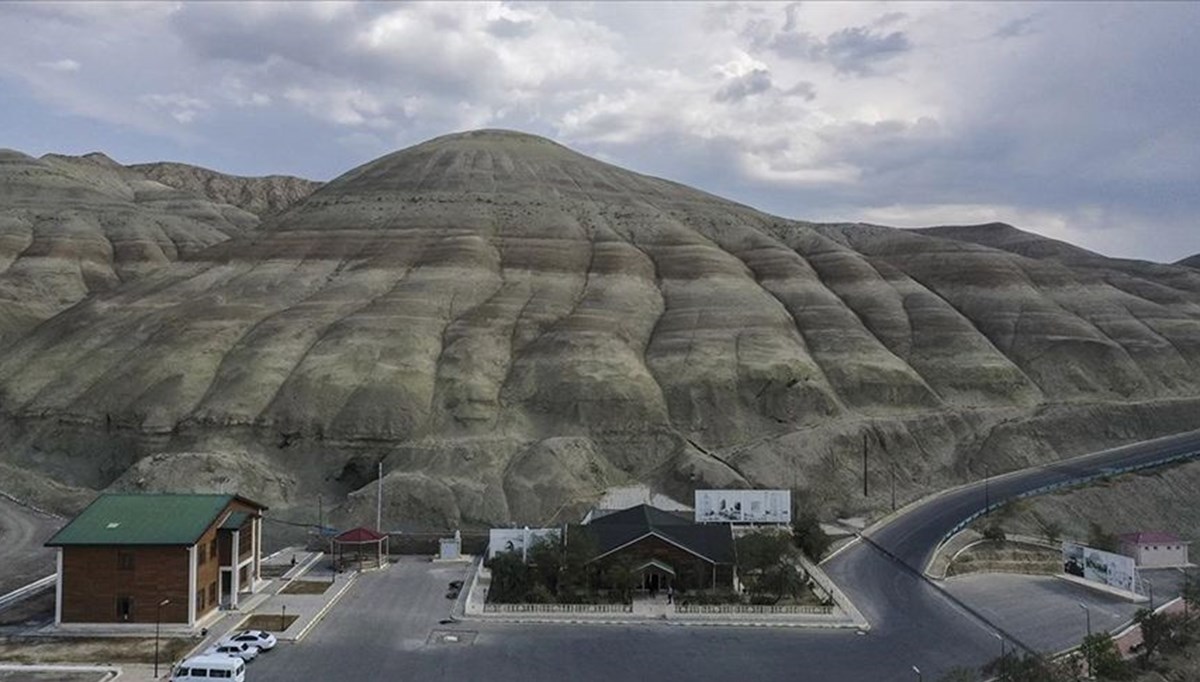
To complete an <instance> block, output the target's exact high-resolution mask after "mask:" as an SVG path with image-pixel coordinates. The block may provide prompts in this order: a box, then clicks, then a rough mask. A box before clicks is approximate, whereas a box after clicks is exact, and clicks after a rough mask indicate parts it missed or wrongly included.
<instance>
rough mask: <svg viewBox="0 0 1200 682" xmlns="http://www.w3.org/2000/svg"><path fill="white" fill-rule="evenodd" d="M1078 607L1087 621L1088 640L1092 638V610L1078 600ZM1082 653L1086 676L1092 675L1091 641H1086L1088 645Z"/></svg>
mask: <svg viewBox="0 0 1200 682" xmlns="http://www.w3.org/2000/svg"><path fill="white" fill-rule="evenodd" d="M1079 608H1081V609H1083V614H1084V617H1085V618H1086V619H1087V621H1086V622H1087V636H1088V639H1089V640H1090V639H1091V638H1092V610H1091V609H1089V608H1088V607H1087V604H1084V603H1083V602H1079ZM1084 655H1085V656H1087V669H1088V676H1089V677H1090V676H1091V675H1092V647H1091V642H1088V647H1087V649H1085V650H1084Z"/></svg>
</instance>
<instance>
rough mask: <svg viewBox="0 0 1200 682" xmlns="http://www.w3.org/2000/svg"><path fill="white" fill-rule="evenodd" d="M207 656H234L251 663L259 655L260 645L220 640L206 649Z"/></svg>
mask: <svg viewBox="0 0 1200 682" xmlns="http://www.w3.org/2000/svg"><path fill="white" fill-rule="evenodd" d="M204 655H206V656H234V657H237V658H240V659H242V660H243V661H245V662H247V663H249V662H250V661H253V660H254V658H255V657H256V656H258V647H256V646H254V645H252V644H246V643H245V642H219V643H217V644H216V646H210V647H208V648H207V649H205V650H204Z"/></svg>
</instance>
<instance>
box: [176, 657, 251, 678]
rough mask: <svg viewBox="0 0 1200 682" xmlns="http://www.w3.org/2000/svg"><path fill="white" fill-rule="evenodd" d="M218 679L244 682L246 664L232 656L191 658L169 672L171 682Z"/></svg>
mask: <svg viewBox="0 0 1200 682" xmlns="http://www.w3.org/2000/svg"><path fill="white" fill-rule="evenodd" d="M213 678H219V679H225V680H229V681H230V682H245V680H246V664H245V663H244V662H243V661H242V659H240V658H234V657H233V656H208V655H205V656H193V657H191V658H189V659H187V660H186V661H184V662H183V663H180V664H179V666H178V667H176V668H175V670H174V671H172V672H171V682H191V681H192V680H205V682H207V681H208V680H210V679H213Z"/></svg>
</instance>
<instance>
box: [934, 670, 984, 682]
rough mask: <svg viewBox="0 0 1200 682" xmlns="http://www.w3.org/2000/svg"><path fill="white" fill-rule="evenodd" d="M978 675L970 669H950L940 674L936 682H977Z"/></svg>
mask: <svg viewBox="0 0 1200 682" xmlns="http://www.w3.org/2000/svg"><path fill="white" fill-rule="evenodd" d="M978 680H979V675H978V674H977V673H976V672H975V671H974V670H972V669H970V668H963V667H957V668H951V669H949V670H947V671H946V672H944V673H942V676H941V677H939V678H938V682H978Z"/></svg>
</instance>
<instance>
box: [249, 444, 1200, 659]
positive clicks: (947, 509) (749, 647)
mask: <svg viewBox="0 0 1200 682" xmlns="http://www.w3.org/2000/svg"><path fill="white" fill-rule="evenodd" d="M1194 451H1200V432H1196V433H1191V434H1186V435H1182V436H1177V437H1172V438H1166V439H1161V440H1158V441H1152V442H1148V443H1142V444H1139V445H1135V446H1130V447H1126V448H1120V449H1118V450H1110V451H1107V452H1102V453H1098V454H1095V455H1090V456H1086V457H1080V458H1076V459H1073V460H1068V461H1064V462H1061V463H1058V464H1055V465H1051V466H1045V467H1040V468H1035V469H1030V470H1026V471H1021V472H1017V473H1014V474H1009V475H1006V476H1001V477H997V478H993V479H992V480H991V482H990V484H989V488H990V492H991V493H992V495H991V497H992V502H993V503H999V502H1002V501H1003V500H1005V499H1007V498H1009V497H1011V496H1013V495H1019V494H1022V493H1026V492H1029V491H1033V490H1037V489H1039V488H1041V487H1043V486H1046V485H1051V484H1055V483H1063V482H1066V481H1074V480H1078V479H1080V478H1085V477H1087V476H1092V475H1099V474H1103V473H1105V471H1107V470H1109V469H1110V468H1113V467H1116V468H1123V467H1126V466H1131V465H1144V464H1152V463H1153V464H1157V463H1159V462H1161V461H1163V460H1164V459H1167V458H1169V457H1171V456H1176V455H1184V454H1191V453H1192V452H1194ZM983 503H984V502H983V485H982V484H981V483H980V484H973V485H970V486H967V487H962V488H958V489H955V490H951V491H949V492H945V493H942V494H940V495H937V496H934V497H932V498H930V499H927V500H925V501H924V502H920V503H917V504H915V505H913V506H911V507H909V508H907V509H905V510H903V512H902V513H901V514H899V515H897V516H895V517H893V518H892V519H890V520H888V521H886V522H885V523H880V524H878V525H877V526H876V527H875V528H873V529H869V530H868V531H867V532H866V535H867V536H868V537H869V538H870V539H871V542H859V543H856V544H854V545H852V546H850V547H849V548H847V549H845V550H844V551H842V552H840V553H838V554H837V555H835V556H834V557H832V558H831V559H829V560H827V561H826V562H825V563H824V564H823V567H824V568H825V570H826V571H827V572H828V573H829V574H830V576H831V577H832V578H833V579H834V580H836V581H837V582H838V584H839V585H840V586H841V587H842V589H844V590H845V591H846V592H847V593H848V594H849V595H850V597H851V599H853V600H854V602H855V605H856V606H858V608H859V609H860V610H861V611H862V612H863V614H864V615H865V616H866V617H867V618H868V620H870V621H871V625H872V627H871V630H870V632H868V633H856V632H855V631H853V630H836V631H835V630H796V629H791V628H745V627H741V628H739V627H729V628H723V627H672V626H670V625H665V626H664V625H661V624H644V625H643V624H637V625H627V626H619V625H577V626H572V627H556V626H547V625H520V624H509V623H484V622H464V623H461V624H458V625H454V626H447V625H444V624H439V620H438V619H440V618H444V617H445V614H446V611H447V610H448V608H449V607H448V606H447V604H446V601H445V599H444V598H443V593H444V590H445V585H446V582H447V581H448V580H451V579H465V573H466V570H465V569H464V568H461V567H460V568H448V567H438V566H434V565H431V564H428V563H422V562H419V561H416V560H410V561H409V560H406V561H404V562H401V563H400V564H399V565H398V566H396V567H393V569H392V570H389V571H382V572H378V573H369V574H365V575H364V576H363V577H362V578H360V580H359V582H358V583H357V584H356V585H355V587H354V588H353V589H351V590H350V591H349V592H348V593H347V595H346V597H345V599H344V600H343V601H341V602H339V604H338V606H337V608H335V609H332V610H331V611H330V612H329V614H328V616H327V617H326V619H325V620H324V621H323V622H322V623H321V625H320V626H318V627H317V628H315V629H314V630H313V632H312V634H311V635H310V636H309V637H308V638H307V639H306V640H305V641H304V642H303V643H301V644H300V645H296V646H286V647H282V648H281V651H280V652H279V653H272V654H268V655H267V656H265V657H264V659H265V660H262V661H261V662H255V663H254V664H253V668H252V669H253V671H254V672H253V675H254V679H255V680H256V682H276V681H281V680H293V679H300V678H304V679H362V680H366V679H378V678H380V677H381V671H387V672H392V673H394V674H397V675H400V674H403V675H404V676H405V677H406V678H408V679H417V680H429V681H431V682H437V681H441V680H444V681H446V682H451V681H454V680H468V679H488V680H493V681H494V682H507V681H509V680H511V681H513V682H539V681H541V680H564V679H569V680H571V681H572V682H612V681H613V680H688V681H689V682H729V680H755V681H763V682H767V681H775V680H779V681H780V682H783V681H785V680H786V681H788V682H794V681H795V680H806V681H812V682H821V681H825V680H829V681H831V682H834V681H836V682H889V681H891V680H899V681H901V682H909V681H911V680H915V679H916V675H915V674H914V673H913V671H912V666H914V665H915V666H918V667H919V668H920V669H921V671H922V672H923V673H924V676H923V679H925V680H930V681H932V680H936V679H938V677H939V676H940V675H942V674H943V673H944V672H945V671H946V670H947V669H949V668H951V667H954V666H968V667H972V668H975V667H978V666H980V665H982V664H984V663H985V662H987V661H989V660H991V659H993V658H995V657H996V655H997V654H998V653H999V642H998V641H997V639H996V638H995V635H994V633H993V631H992V630H991V629H990V628H989V627H988V626H986V625H985V624H984V623H983V622H981V621H980V620H979V619H978V618H976V617H975V616H973V615H971V614H970V613H968V612H967V611H966V610H964V609H963V608H961V607H960V606H958V605H957V603H956V602H955V601H953V600H952V599H951V598H950V597H949V596H948V595H947V594H946V592H944V591H943V590H942V589H940V588H939V587H936V586H934V585H933V584H932V583H931V582H930V581H928V580H925V579H924V578H923V577H922V576H921V574H920V568H921V567H923V566H924V564H925V562H926V560H927V559H928V558H929V557H930V555H931V554H932V552H933V551H934V549H935V548H936V546H937V544H938V543H939V542H940V540H941V538H942V537H943V536H944V535H945V534H946V533H947V532H948V531H950V530H952V529H953V528H954V527H955V526H957V525H958V524H959V523H960V522H961V521H962V520H963V519H965V518H967V517H969V516H971V515H972V514H973V513H975V512H977V511H979V510H980V509H982V507H983ZM872 542H873V543H876V544H871V543H872ZM893 557H894V558H893ZM901 562H903V564H904V565H906V566H908V567H907V568H906V567H903V566H902V565H901ZM1059 582H1060V581H1049V583H1047V582H1046V581H1043V583H1042V584H1043V585H1047V584H1048V585H1049V587H1047V588H1046V589H1048V590H1052V589H1061V590H1064V591H1065V592H1067V594H1068V598H1067V599H1062V600H1060V601H1061V602H1062V603H1065V604H1066V605H1067V606H1066V607H1065V608H1067V609H1070V610H1072V611H1073V610H1074V609H1071V607H1072V606H1073V605H1074V601H1075V598H1076V596H1075V595H1076V594H1077V592H1078V591H1085V592H1086V590H1084V588H1079V587H1078V586H1074V585H1069V584H1067V583H1062V584H1061V586H1060V585H1059V584H1058V583H1059ZM1019 594H1021V595H1024V596H1023V597H1022V598H1026V599H1038V598H1039V597H1038V594H1039V593H1038V592H1036V591H1035V592H1033V593H1030V592H1020V593H1019ZM1031 594H1032V596H1031ZM1087 598H1088V597H1087V596H1084V595H1080V596H1079V599H1087ZM1097 608H1099V607H1097ZM1017 610H1018V612H1019V607H1018V609H1017ZM1035 610H1036V609H1035ZM1070 615H1071V616H1072V617H1073V618H1074V616H1076V615H1077V614H1075V613H1071V614H1070ZM1096 615H1098V614H1093V617H1095V616H1096ZM1020 617H1021V616H1018V619H1019V618H1020ZM1108 622H1112V621H1111V620H1109V621H1108ZM447 627H452V628H453V629H455V630H456V631H460V634H461V635H462V636H463V638H464V641H467V642H470V643H469V644H463V645H455V646H449V645H445V644H439V643H437V642H436V641H435V639H434V637H433V634H434V633H435V632H436V631H437V629H438V628H447ZM1051 628H1052V629H1053V626H1051ZM1035 629H1036V628H1035ZM1078 629H1079V630H1080V631H1082V629H1083V623H1082V622H1080V623H1079V624H1078ZM1040 631H1041V630H1039V632H1040ZM1075 634H1080V635H1081V632H1080V633H1075V632H1073V631H1071V629H1070V628H1066V629H1063V630H1062V631H1061V632H1056V636H1055V637H1054V638H1052V639H1054V640H1055V641H1060V640H1063V639H1064V638H1065V639H1067V640H1074V637H1075ZM1074 641H1077V640H1074ZM1033 644H1039V643H1038V642H1034V643H1033ZM1041 645H1043V646H1046V644H1045V643H1044V642H1043V643H1041ZM1049 646H1051V647H1054V646H1057V645H1056V644H1055V643H1054V642H1051V643H1050V644H1049Z"/></svg>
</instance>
